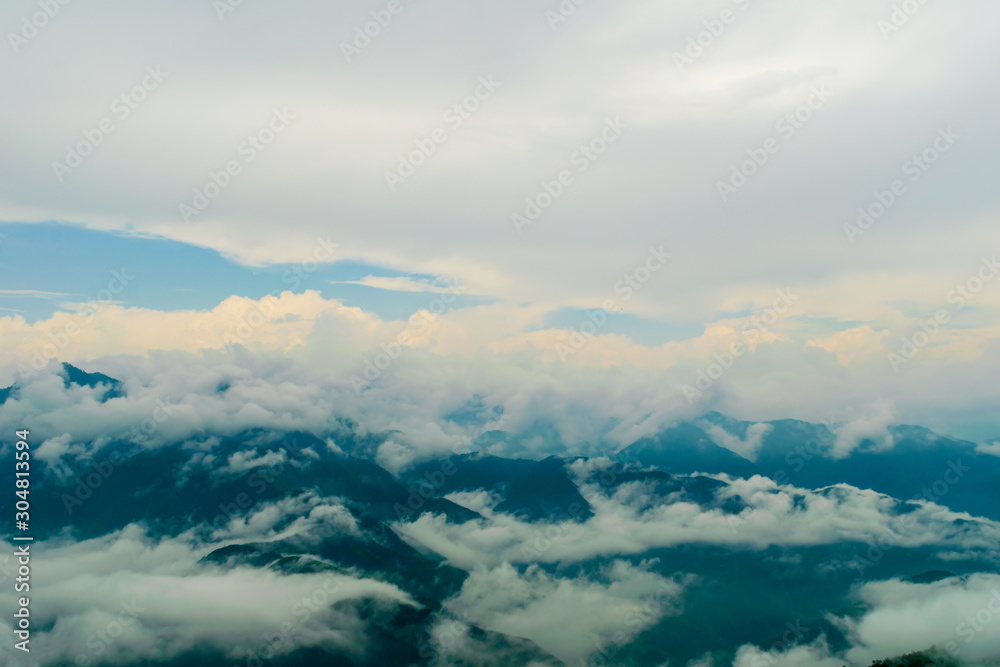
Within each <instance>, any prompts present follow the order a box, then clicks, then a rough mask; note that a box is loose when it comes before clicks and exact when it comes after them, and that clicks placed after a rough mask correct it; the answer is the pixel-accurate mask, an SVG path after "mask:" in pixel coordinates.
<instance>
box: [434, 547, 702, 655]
mask: <svg viewBox="0 0 1000 667" xmlns="http://www.w3.org/2000/svg"><path fill="white" fill-rule="evenodd" d="M684 587H685V583H684V582H679V581H676V580H674V579H666V578H664V577H662V576H660V575H658V574H655V573H653V572H650V571H648V566H646V565H645V564H643V565H631V564H629V563H627V562H625V561H620V560H616V561H612V562H610V563H608V564H607V565H606V566H605V567H604V568H603V569H602V571H601V573H600V575H599V576H597V577H593V578H589V577H585V576H582V575H581V576H578V577H575V578H567V577H560V576H555V575H551V574H548V573H547V572H545V571H544V570H542V569H541V568H539V567H538V566H536V565H531V566H528V567H527V569H525V570H524V571H519V570H518V569H516V568H515V567H513V566H512V565H510V564H509V563H504V564H501V565H498V566H496V567H492V568H487V567H479V568H476V569H475V570H473V571H472V573H471V574H470V576H469V578H468V579H467V580H466V581H465V584H464V585H463V586H462V591H461V593H460V594H459V595H458V596H457V597H456V598H454V599H453V600H451V601H449V602H448V603H447V606H448V607H449V608H451V609H452V610H461V612H462V613H463V614H464V615H466V616H467V617H469V618H470V619H474V621H475V622H476V623H479V624H480V625H482V626H483V627H485V628H487V629H490V630H495V631H498V632H503V633H506V634H510V635H513V636H515V637H526V638H528V639H531V640H533V641H535V642H536V643H537V644H538V645H539V646H541V647H542V648H543V649H545V650H547V651H549V652H550V653H552V654H553V655H555V656H556V657H558V658H560V659H561V660H563V661H564V662H565V663H566V664H576V663H577V662H578V661H579V660H581V659H583V658H585V657H587V656H588V655H590V654H591V653H593V652H594V651H595V650H597V648H598V647H600V646H602V645H605V644H607V643H608V642H610V641H615V643H620V644H627V643H629V642H630V641H631V639H633V638H634V637H635V636H636V635H638V634H639V632H641V631H642V630H644V629H646V628H648V627H650V626H651V625H654V624H655V623H656V622H657V621H659V620H660V619H661V618H663V617H664V616H668V615H676V614H679V613H680V612H681V609H682V608H683V591H684ZM615 637H617V639H613V638H615ZM626 638H627V640H626Z"/></svg>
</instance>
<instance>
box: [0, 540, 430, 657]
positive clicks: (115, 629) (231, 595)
mask: <svg viewBox="0 0 1000 667" xmlns="http://www.w3.org/2000/svg"><path fill="white" fill-rule="evenodd" d="M35 548H38V549H39V550H40V551H42V550H44V553H45V558H39V559H36V560H34V561H33V562H32V566H33V567H32V570H33V571H32V575H33V576H32V591H31V592H32V593H33V595H32V606H31V613H32V625H33V626H34V627H35V628H36V630H35V633H34V635H33V637H32V639H33V642H32V645H31V646H32V653H31V655H32V657H33V658H34V659H36V660H38V661H39V662H40V663H41V664H55V663H58V662H61V661H65V662H67V663H74V662H75V661H76V660H77V659H78V656H83V657H84V658H85V659H87V660H89V661H92V662H90V663H87V664H97V663H98V662H99V661H107V662H112V663H115V662H117V663H124V662H134V661H136V660H147V659H149V660H157V661H158V660H165V659H168V658H171V657H174V656H177V655H180V654H182V653H185V652H187V651H192V650H196V649H198V650H204V649H205V648H213V649H216V650H218V651H221V652H222V653H223V654H225V655H226V656H227V657H228V658H229V659H231V660H234V661H235V660H242V659H244V658H245V657H246V656H247V654H248V653H249V652H256V651H258V650H260V649H261V648H262V647H263V646H267V645H269V642H268V640H267V637H268V636H270V635H274V634H276V633H280V632H281V630H280V628H281V627H282V625H283V624H286V623H287V624H289V627H290V628H292V629H293V630H294V632H289V633H285V634H283V635H281V637H282V643H281V645H280V646H279V647H278V648H277V649H276V650H277V652H279V653H285V652H288V651H290V650H294V649H295V648H299V647H309V646H317V647H326V648H330V649H339V650H343V651H346V652H350V653H354V654H360V653H363V652H364V651H365V649H366V646H367V642H368V638H367V635H366V626H365V622H364V621H363V620H361V617H359V616H358V615H356V614H355V612H354V611H353V610H352V608H351V606H350V604H349V603H350V601H352V600H361V599H365V598H374V599H378V600H383V601H385V602H386V603H390V604H393V605H410V606H416V605H417V603H416V602H415V601H414V600H413V599H412V598H410V596H409V595H407V594H406V593H404V592H402V591H400V590H399V589H397V588H396V587H394V586H391V585H389V584H384V583H380V582H377V581H373V580H363V579H357V578H355V577H351V576H347V575H343V574H332V573H325V574H315V575H287V576H282V575H279V574H276V573H274V572H271V571H269V570H260V569H234V570H228V571H223V570H218V569H215V568H212V567H206V566H202V565H199V563H198V561H199V560H200V558H201V557H203V556H204V555H206V554H207V553H208V552H209V551H210V550H211V549H213V548H215V545H209V544H200V543H197V542H194V541H192V538H191V537H190V535H183V536H180V537H178V538H174V539H155V538H152V537H150V536H149V535H147V534H146V533H145V532H144V529H143V528H141V527H139V526H135V525H132V526H128V527H127V528H125V529H123V530H122V531H119V532H116V533H113V534H110V535H107V536H104V537H101V538H97V539H94V540H87V541H84V542H78V543H72V542H65V541H59V540H54V541H51V542H46V543H40V544H38V545H36V547H35ZM338 602H345V604H342V605H340V606H336V607H334V606H333V605H335V604H336V603H338ZM14 604H15V601H14V599H13V596H12V595H10V594H7V593H5V594H4V595H3V596H0V608H2V609H3V614H4V617H5V618H10V617H11V615H12V614H13V611H14ZM40 628H47V629H44V630H42V629H40ZM0 634H3V635H5V637H6V638H5V640H4V642H3V647H2V648H0V655H4V656H6V659H7V660H9V661H16V660H17V659H19V658H17V655H18V654H19V652H16V651H15V650H14V649H13V648H12V645H13V641H11V637H12V636H13V635H12V632H11V627H10V624H9V623H7V622H6V621H5V622H3V624H2V626H0ZM75 664H81V663H79V662H76V663H75Z"/></svg>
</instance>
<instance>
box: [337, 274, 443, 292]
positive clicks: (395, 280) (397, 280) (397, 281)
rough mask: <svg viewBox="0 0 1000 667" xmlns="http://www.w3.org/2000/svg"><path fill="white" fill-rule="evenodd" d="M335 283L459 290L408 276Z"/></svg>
mask: <svg viewBox="0 0 1000 667" xmlns="http://www.w3.org/2000/svg"><path fill="white" fill-rule="evenodd" d="M331 284H333V285H363V286H365V287H374V288H375V289H384V290H391V291H395V292H417V293H427V292H430V293H432V294H445V293H448V292H449V291H457V290H458V288H455V287H448V286H444V285H439V284H437V282H436V281H435V282H432V281H430V280H426V279H421V280H414V279H413V278H410V277H407V276H395V277H387V276H365V277H364V278H362V279H361V280H338V281H332V282H331Z"/></svg>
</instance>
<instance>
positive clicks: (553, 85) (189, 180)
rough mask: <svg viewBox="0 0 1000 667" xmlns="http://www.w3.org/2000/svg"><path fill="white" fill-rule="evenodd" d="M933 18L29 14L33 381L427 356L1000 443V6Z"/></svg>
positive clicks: (485, 368) (696, 7)
mask: <svg viewBox="0 0 1000 667" xmlns="http://www.w3.org/2000/svg"><path fill="white" fill-rule="evenodd" d="M903 4H906V7H908V8H910V9H911V10H912V11H911V12H910V13H907V12H905V11H903V10H902V9H894V8H897V7H899V6H900V3H894V2H891V1H889V0H876V1H874V2H872V1H871V0H865V1H861V0H845V1H844V2H839V3H835V4H834V3H828V4H822V5H816V6H813V5H803V4H802V3H795V2H791V1H790V0H735V1H732V2H730V1H728V0H718V1H713V2H707V3H706V2H693V1H681V2H673V3H669V4H664V3H653V2H638V1H631V0H629V1H625V2H616V3H599V2H584V3H582V4H579V5H577V4H575V3H572V2H569V1H565V2H562V3H559V2H556V1H555V0H547V1H544V2H538V3H525V2H504V3H501V2H485V3H473V4H467V5H454V4H444V3H441V2H435V1H433V0H428V1H425V2H412V1H411V0H399V2H398V3H396V2H387V1H385V2H383V1H377V2H359V3H336V4H330V3H321V2H313V1H304V2H300V3H295V4H294V6H289V5H279V4H277V3H265V2H261V1H259V0H245V1H244V2H242V3H239V4H235V3H231V2H230V0H219V1H218V2H209V1H208V0H198V1H194V0H174V1H172V2H170V3H167V2H147V3H142V4H141V5H137V4H135V3H126V2H119V1H113V0H109V1H106V2H101V3H89V4H86V3H72V2H70V3H67V4H65V5H62V4H60V5H59V6H58V8H57V10H51V11H52V12H53V15H52V16H51V17H50V16H46V15H44V14H39V12H41V11H43V10H42V9H40V7H41V5H40V4H38V3H37V2H28V1H20V0H19V1H17V2H9V3H6V4H5V5H4V6H3V8H2V9H0V26H2V27H3V32H4V34H5V39H4V41H5V42H6V44H5V45H3V46H0V82H2V83H3V90H4V91H5V99H8V100H17V103H16V104H14V103H9V102H8V103H5V104H0V136H2V145H3V152H2V159H0V341H2V344H0V384H4V385H5V384H9V383H10V382H12V381H13V380H14V379H15V377H16V373H17V370H18V367H19V366H24V365H25V364H26V363H27V364H30V363H31V362H32V360H33V359H34V358H35V356H36V355H40V356H41V357H42V358H43V359H47V358H49V357H56V356H57V357H58V358H60V359H62V360H66V361H71V362H73V363H78V364H82V365H87V364H88V363H89V364H90V366H89V368H92V369H98V370H103V369H110V368H111V367H112V366H113V365H114V363H115V362H111V361H106V360H107V359H108V358H111V357H114V356H115V355H122V354H125V355H134V356H137V357H147V356H149V355H150V354H153V353H159V352H163V353H168V352H180V353H184V354H193V355H204V354H207V352H206V351H211V350H225V351H227V352H228V351H231V343H233V341H234V338H235V339H238V340H237V342H238V343H239V344H240V345H241V346H243V347H244V348H246V349H248V350H251V351H252V352H253V353H254V354H269V353H280V354H282V355H287V356H288V357H289V358H291V359H294V360H295V362H296V363H300V364H303V365H304V366H307V367H309V368H310V369H326V370H327V371H328V372H330V373H335V374H338V375H337V377H338V378H341V379H343V380H345V381H349V380H350V378H351V377H352V376H356V375H358V374H360V373H362V370H361V369H363V368H364V367H365V364H367V363H368V362H369V361H372V360H375V359H376V356H377V355H378V354H379V353H381V351H382V350H384V349H385V347H386V346H388V347H389V348H391V349H392V350H394V349H395V348H393V347H392V346H393V345H397V344H398V345H401V346H402V347H404V348H408V349H416V350H419V354H420V355H427V356H426V359H427V361H426V362H425V361H424V359H425V357H424V356H420V357H419V358H420V359H421V362H420V364H416V365H419V366H420V367H423V368H426V367H428V366H430V365H433V364H434V362H437V366H438V368H437V372H436V373H434V374H425V375H423V376H421V375H419V374H414V375H405V376H404V377H405V378H406V379H407V380H408V381H411V382H413V383H415V385H416V386H417V387H418V388H419V386H420V383H422V382H424V383H431V382H435V383H440V385H433V386H430V385H428V386H429V387H430V388H431V389H435V388H444V387H449V388H451V389H453V390H454V391H456V392H465V393H466V394H469V395H483V394H489V392H491V391H493V392H494V394H495V396H496V397H497V399H498V400H499V399H500V398H503V397H506V398H507V399H510V398H511V396H515V395H517V394H516V392H513V391H512V390H511V391H506V393H505V391H504V390H501V389H500V388H498V387H500V386H502V385H504V382H506V381H507V379H509V378H511V377H514V376H518V377H521V376H522V375H525V374H526V376H530V377H535V378H537V377H550V378H561V379H560V380H559V382H558V383H557V384H558V385H559V386H560V391H566V392H571V393H572V392H573V391H587V392H591V393H590V394H588V395H587V396H586V397H585V398H581V399H580V401H581V402H582V403H583V404H588V405H589V404H592V403H599V402H600V400H601V399H600V398H598V397H599V396H600V389H597V388H599V387H607V386H608V385H609V383H610V384H611V385H614V386H615V387H618V389H617V391H619V392H620V394H619V395H618V398H622V397H634V396H640V395H643V393H645V400H646V401H649V402H653V403H655V405H653V406H645V407H643V408H642V409H639V408H636V414H638V415H639V417H638V418H639V419H640V420H641V419H642V415H645V414H646V413H655V414H657V415H658V417H657V421H656V423H658V424H659V423H665V422H669V421H670V420H671V419H678V418H682V417H685V416H689V415H690V414H696V413H698V412H699V411H704V410H708V409H720V410H722V411H724V412H727V413H730V414H734V415H735V416H738V417H741V418H745V419H753V420H763V419H777V418H784V417H795V418H802V419H810V420H813V421H820V420H823V419H827V418H835V419H838V420H840V421H842V422H846V421H862V422H869V423H872V424H878V423H892V422H909V423H920V424H923V425H926V426H929V427H932V428H936V429H938V430H941V431H943V432H947V433H951V434H954V435H958V436H960V437H965V438H969V439H973V440H977V441H982V442H988V441H992V440H995V439H996V438H997V437H1000V423H998V421H1000V419H998V418H997V416H996V414H995V405H996V400H997V398H998V389H997V383H996V381H995V378H996V374H997V371H998V370H1000V346H998V344H997V342H996V339H997V333H998V330H1000V290H998V287H1000V280H997V279H996V278H997V276H998V274H1000V266H997V262H996V251H997V250H998V248H1000V230H998V227H997V225H996V216H997V213H998V204H1000V201H998V197H1000V190H998V189H997V188H996V186H995V183H994V181H995V179H994V178H993V175H994V174H995V156H996V155H997V153H998V148H1000V145H998V144H1000V132H998V130H997V128H996V124H995V118H996V117H997V116H998V111H1000V109H998V106H1000V91H998V88H997V86H995V85H992V83H993V82H995V81H996V77H997V74H998V72H997V69H998V67H1000V57H998V56H1000V44H998V43H997V41H996V40H995V39H994V38H993V36H992V33H991V30H992V26H994V25H995V24H996V20H997V19H998V18H1000V6H997V5H996V3H990V2H987V1H986V0H973V1H970V2H966V3H962V4H961V5H960V6H954V7H953V6H948V8H947V9H945V7H944V6H943V5H936V4H934V3H924V4H917V3H913V4H912V6H911V4H907V3H903ZM39 26H40V27H39ZM366 30H367V31H368V34H367V35H366V34H365V31H366ZM116 272H117V277H116ZM132 276H134V278H132ZM123 277H124V278H126V279H123ZM275 304H277V305H275ZM255 313H256V315H255ZM253 318H256V320H254V321H258V320H259V322H258V324H251V325H250V326H249V329H247V327H246V326H244V327H243V331H244V332H245V333H246V332H248V331H249V334H248V335H241V334H237V335H236V336H235V337H234V335H233V332H234V331H237V329H239V328H240V326H241V323H242V322H243V321H244V320H253ZM69 326H73V327H74V330H75V331H76V332H77V333H75V334H72V335H70V334H68V333H66V331H67V327H69ZM401 333H407V334H408V335H407V336H406V340H405V341H403V340H400V339H399V336H400V335H401ZM64 335H65V336H64ZM60 341H65V344H62V343H61V342H60ZM53 351H54V353H53V354H51V355H50V354H49V352H53ZM736 351H740V352H739V353H738V354H737V353H736ZM911 353H912V354H911ZM102 360H105V361H102ZM414 363H415V362H414ZM102 364H103V365H102ZM393 368H394V369H395V368H396V367H395V366H394V367H393ZM399 368H402V366H400V367H399ZM352 369H353V370H352ZM525 369H534V371H532V373H534V375H532V374H531V373H527V372H526V371H525ZM538 369H544V372H541V371H539V372H535V371H538ZM385 372H386V373H387V374H388V373H392V372H395V370H388V371H385ZM449 374H450V375H449ZM487 374H488V377H486V375H487ZM584 376H585V377H586V378H587V379H586V380H582V381H581V380H577V381H573V380H570V379H567V378H581V377H584ZM449 377H450V378H451V379H449ZM459 377H460V378H461V379H460V380H458V379H455V378H459ZM366 381H367V379H366ZM399 382H400V383H402V382H403V377H401V378H399ZM456 386H458V387H460V389H456V388H455V387H456ZM522 386H523V382H522ZM640 388H645V390H644V391H641V390H640ZM533 391H534V390H533ZM605 391H607V389H605ZM412 393H418V392H417V391H416V389H412ZM529 394H530V392H529ZM531 395H533V396H534V395H536V394H531ZM538 395H540V394H538ZM654 397H655V400H654ZM629 400H641V399H633V398H629ZM570 402H572V401H570ZM991 439H992V440H991Z"/></svg>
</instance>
